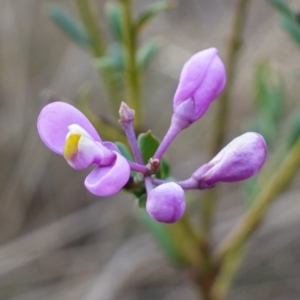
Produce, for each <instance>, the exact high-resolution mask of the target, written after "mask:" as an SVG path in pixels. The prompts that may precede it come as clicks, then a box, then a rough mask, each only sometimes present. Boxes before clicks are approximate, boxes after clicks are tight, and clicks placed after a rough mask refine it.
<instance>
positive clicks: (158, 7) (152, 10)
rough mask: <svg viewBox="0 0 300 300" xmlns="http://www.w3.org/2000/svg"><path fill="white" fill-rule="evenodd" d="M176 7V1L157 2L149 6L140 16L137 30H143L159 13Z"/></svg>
mask: <svg viewBox="0 0 300 300" xmlns="http://www.w3.org/2000/svg"><path fill="white" fill-rule="evenodd" d="M174 5H175V1H174V0H165V1H159V2H155V3H153V4H151V5H149V6H148V7H147V8H146V10H145V11H144V12H142V13H141V15H140V16H139V18H138V20H137V23H136V28H137V30H141V29H142V28H143V27H144V26H145V25H146V24H147V23H148V22H149V21H150V20H151V19H152V18H154V17H155V16H156V15H157V14H158V13H159V12H161V11H163V10H166V9H169V8H172V7H174Z"/></svg>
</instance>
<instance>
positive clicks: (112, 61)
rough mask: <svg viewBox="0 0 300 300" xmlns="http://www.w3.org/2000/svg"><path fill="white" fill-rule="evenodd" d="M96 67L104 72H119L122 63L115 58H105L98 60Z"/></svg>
mask: <svg viewBox="0 0 300 300" xmlns="http://www.w3.org/2000/svg"><path fill="white" fill-rule="evenodd" d="M96 66H97V67H98V68H99V69H102V70H113V69H115V70H119V69H121V67H122V66H120V62H119V61H118V60H116V58H115V57H113V56H104V57H100V58H97V59H96Z"/></svg>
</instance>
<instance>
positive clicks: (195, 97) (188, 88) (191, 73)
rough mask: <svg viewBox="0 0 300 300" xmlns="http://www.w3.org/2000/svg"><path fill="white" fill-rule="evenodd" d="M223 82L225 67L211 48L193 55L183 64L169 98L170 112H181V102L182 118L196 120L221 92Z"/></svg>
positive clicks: (216, 52) (223, 85)
mask: <svg viewBox="0 0 300 300" xmlns="http://www.w3.org/2000/svg"><path fill="white" fill-rule="evenodd" d="M225 83H226V74H225V68H224V65H223V63H222V61H221V59H220V58H219V56H218V51H217V49H215V48H210V49H206V50H203V51H200V52H198V53H196V54H195V55H193V56H192V57H191V58H190V59H189V60H188V61H187V62H186V63H185V65H184V67H183V69H182V72H181V75H180V79H179V84H178V87H177V90H176V93H175V96H174V100H173V109H174V114H175V115H176V114H179V115H181V114H182V104H183V103H184V102H185V101H193V102H194V104H193V105H188V107H189V108H192V109H189V111H188V113H186V114H185V115H184V116H182V118H184V120H185V122H186V125H185V127H187V126H189V125H190V124H191V123H193V122H195V121H196V120H198V119H199V118H200V117H201V116H202V115H203V114H204V113H205V112H206V110H207V109H208V107H209V105H210V103H211V102H212V101H213V100H214V99H215V98H216V97H218V96H219V94H220V93H221V92H222V91H223V89H224V87H225ZM179 117H180V116H179Z"/></svg>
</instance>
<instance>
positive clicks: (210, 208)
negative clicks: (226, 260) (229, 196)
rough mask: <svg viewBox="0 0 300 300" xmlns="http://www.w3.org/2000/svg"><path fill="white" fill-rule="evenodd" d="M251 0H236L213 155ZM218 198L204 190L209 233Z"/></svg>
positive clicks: (224, 119)
mask: <svg viewBox="0 0 300 300" xmlns="http://www.w3.org/2000/svg"><path fill="white" fill-rule="evenodd" d="M249 2H250V0H236V7H235V13H234V19H233V23H232V28H231V36H230V39H229V42H228V48H227V58H226V70H227V84H226V89H225V91H224V92H223V94H222V96H221V97H220V99H219V100H218V105H217V111H216V115H215V118H214V122H213V124H214V127H213V133H212V137H213V140H212V144H211V149H210V156H211V157H213V156H215V155H216V154H217V153H218V152H219V151H220V149H221V147H222V145H223V144H224V141H225V137H226V130H227V127H228V126H227V122H228V114H229V104H230V99H231V96H232V89H233V85H234V79H235V75H236V67H237V63H238V58H239V53H240V49H241V46H242V43H243V32H244V27H245V22H246V19H247V9H248V4H249ZM217 198H218V191H217V189H216V188H214V189H211V190H206V191H205V192H204V195H203V201H202V206H201V216H202V220H203V226H204V229H205V232H206V233H207V235H209V234H210V232H211V226H212V218H213V215H214V211H215V206H216V201H217Z"/></svg>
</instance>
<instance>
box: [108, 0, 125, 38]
mask: <svg viewBox="0 0 300 300" xmlns="http://www.w3.org/2000/svg"><path fill="white" fill-rule="evenodd" d="M105 15H106V18H107V21H108V24H109V26H110V28H111V30H112V32H113V34H114V36H115V38H116V39H117V40H118V41H119V42H120V41H121V40H122V26H121V24H122V13H121V9H120V7H119V5H117V4H116V3H111V2H108V3H107V4H106V5H105Z"/></svg>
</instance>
